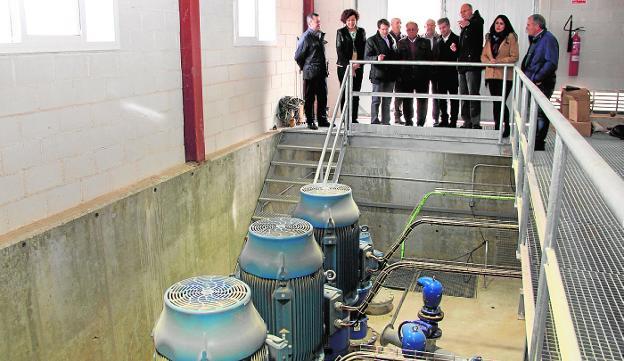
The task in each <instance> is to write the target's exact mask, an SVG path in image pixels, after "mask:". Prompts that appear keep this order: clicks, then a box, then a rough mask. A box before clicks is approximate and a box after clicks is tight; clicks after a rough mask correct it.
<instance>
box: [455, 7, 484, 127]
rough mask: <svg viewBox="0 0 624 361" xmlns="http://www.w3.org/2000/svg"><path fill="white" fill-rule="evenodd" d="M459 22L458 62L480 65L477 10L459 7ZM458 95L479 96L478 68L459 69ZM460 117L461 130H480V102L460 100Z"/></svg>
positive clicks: (480, 30) (480, 24) (480, 22)
mask: <svg viewBox="0 0 624 361" xmlns="http://www.w3.org/2000/svg"><path fill="white" fill-rule="evenodd" d="M460 11H461V17H462V18H461V20H459V21H458V23H459V27H460V28H461V33H460V34H459V58H458V61H459V62H466V63H480V62H481V51H482V50H483V18H482V17H481V15H479V10H477V11H475V12H473V11H472V5H470V4H464V5H462V6H461V10H460ZM458 71H459V93H460V94H463V95H479V90H480V89H481V72H482V71H483V68H479V67H461V66H460V67H459V69H458ZM461 116H462V119H463V120H464V125H462V128H474V129H481V102H480V101H478V100H462V102H461Z"/></svg>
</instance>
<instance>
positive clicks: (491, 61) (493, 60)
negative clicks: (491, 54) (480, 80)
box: [490, 59, 498, 64]
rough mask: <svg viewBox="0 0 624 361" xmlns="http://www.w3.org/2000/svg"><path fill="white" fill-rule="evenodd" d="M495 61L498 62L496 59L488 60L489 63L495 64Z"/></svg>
mask: <svg viewBox="0 0 624 361" xmlns="http://www.w3.org/2000/svg"><path fill="white" fill-rule="evenodd" d="M496 63H498V62H497V61H496V59H492V60H490V64H496Z"/></svg>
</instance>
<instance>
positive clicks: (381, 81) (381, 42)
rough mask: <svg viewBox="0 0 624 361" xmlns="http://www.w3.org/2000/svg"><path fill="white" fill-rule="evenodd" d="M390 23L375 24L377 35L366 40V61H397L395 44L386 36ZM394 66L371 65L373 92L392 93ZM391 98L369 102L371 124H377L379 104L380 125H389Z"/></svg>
mask: <svg viewBox="0 0 624 361" xmlns="http://www.w3.org/2000/svg"><path fill="white" fill-rule="evenodd" d="M389 27H390V23H389V22H388V20H386V19H381V20H379V21H378V22H377V33H376V34H375V35H373V36H371V37H370V38H368V39H367V40H366V50H365V51H364V57H365V58H366V60H376V61H384V60H386V61H387V60H397V59H398V54H397V52H396V50H397V44H396V42H395V41H394V38H393V37H392V36H390V35H389V34H388V29H389ZM397 69H398V68H397V66H396V65H394V66H393V65H371V70H370V75H369V78H370V80H371V83H373V92H387V93H392V91H393V90H394V83H395V80H396V74H397ZM391 101H392V97H383V98H382V97H373V100H372V102H371V120H372V121H371V124H380V122H379V104H381V124H384V125H390V102H391Z"/></svg>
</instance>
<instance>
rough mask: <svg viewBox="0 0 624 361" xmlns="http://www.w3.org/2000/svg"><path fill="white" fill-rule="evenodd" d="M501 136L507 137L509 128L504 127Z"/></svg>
mask: <svg viewBox="0 0 624 361" xmlns="http://www.w3.org/2000/svg"><path fill="white" fill-rule="evenodd" d="M503 138H509V128H505V130H503Z"/></svg>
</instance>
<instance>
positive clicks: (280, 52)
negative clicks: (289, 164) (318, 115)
mask: <svg viewBox="0 0 624 361" xmlns="http://www.w3.org/2000/svg"><path fill="white" fill-rule="evenodd" d="M276 3H277V20H278V32H277V43H276V44H275V45H272V46H235V44H234V24H235V22H234V15H233V13H234V1H233V0H228V1H209V0H202V1H201V2H200V6H201V13H202V18H201V26H202V29H203V31H202V39H201V41H202V72H203V77H204V88H203V92H204V124H205V126H204V132H205V138H206V152H208V153H210V152H212V151H214V150H216V149H221V148H223V147H225V146H228V145H230V144H233V143H236V142H239V141H241V140H243V139H248V138H250V137H253V136H256V135H258V134H262V133H264V132H266V131H267V130H269V129H271V128H272V127H273V124H274V114H275V109H276V107H277V103H278V101H279V99H280V98H281V97H283V96H286V95H290V96H295V95H297V94H298V93H300V88H301V84H300V83H298V84H296V81H297V66H296V63H295V61H294V60H293V58H294V55H295V49H296V42H297V36H299V35H300V34H301V14H302V12H303V3H302V2H301V1H291V0H278V1H277V2H276Z"/></svg>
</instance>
